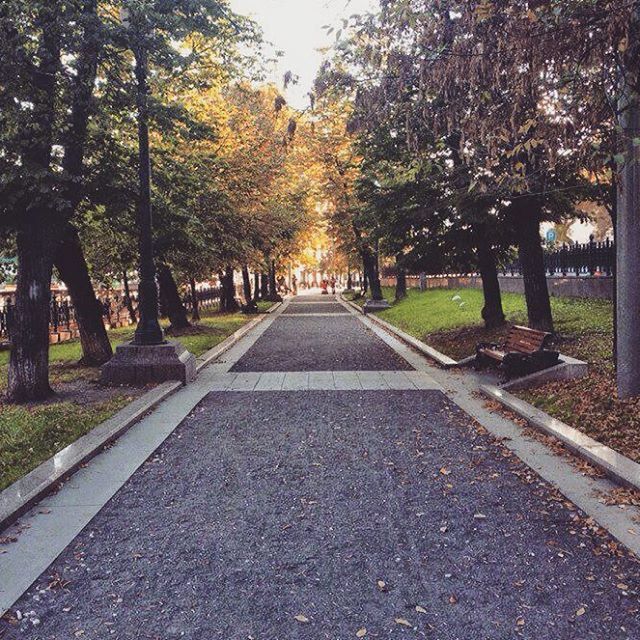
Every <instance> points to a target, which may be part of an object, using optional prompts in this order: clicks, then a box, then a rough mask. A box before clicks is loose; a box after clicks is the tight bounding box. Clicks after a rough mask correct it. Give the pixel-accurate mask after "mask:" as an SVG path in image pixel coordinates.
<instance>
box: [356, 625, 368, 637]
mask: <svg viewBox="0 0 640 640" xmlns="http://www.w3.org/2000/svg"><path fill="white" fill-rule="evenodd" d="M366 635H367V630H366V628H365V627H362V629H358V631H357V632H356V638H364V637H365V636H366Z"/></svg>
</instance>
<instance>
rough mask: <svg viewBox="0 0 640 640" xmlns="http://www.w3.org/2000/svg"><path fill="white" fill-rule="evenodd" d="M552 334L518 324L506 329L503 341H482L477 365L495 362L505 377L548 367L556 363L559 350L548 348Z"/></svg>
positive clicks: (478, 349)
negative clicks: (505, 338)
mask: <svg viewBox="0 0 640 640" xmlns="http://www.w3.org/2000/svg"><path fill="white" fill-rule="evenodd" d="M551 336H552V334H550V333H547V332H546V331H538V330H536V329H529V328H528V327H519V326H517V325H515V326H513V327H511V329H509V334H508V336H507V341H506V342H505V343H504V344H503V345H498V344H493V343H486V342H483V343H481V344H479V345H478V347H477V349H476V366H477V367H478V368H482V367H483V366H487V365H489V364H495V363H498V364H499V365H500V367H501V368H502V370H503V371H504V372H505V374H506V376H507V377H508V378H511V377H514V376H521V375H526V374H528V373H533V372H534V371H541V370H542V369H548V368H549V367H553V366H554V365H556V364H557V363H558V358H559V355H560V354H559V353H558V352H557V351H551V350H549V349H547V345H548V344H549V341H550V340H551Z"/></svg>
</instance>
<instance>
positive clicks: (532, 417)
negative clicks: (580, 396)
mask: <svg viewBox="0 0 640 640" xmlns="http://www.w3.org/2000/svg"><path fill="white" fill-rule="evenodd" d="M480 392H481V393H482V394H483V395H484V396H485V397H487V398H489V399H490V400H495V401H496V402H498V403H500V404H501V405H502V406H503V407H504V408H505V409H507V410H509V411H512V412H513V413H515V414H516V415H518V416H520V417H521V418H524V419H525V420H526V421H527V423H528V424H529V425H530V426H532V427H535V428H536V429H538V430H540V431H543V432H544V433H546V434H548V435H550V436H553V437H555V438H557V439H558V440H560V442H562V444H563V445H564V446H566V447H567V448H568V449H570V450H571V451H572V452H574V453H576V454H578V455H579V456H580V457H581V458H584V459H585V460H587V461H588V462H590V463H591V464H593V465H595V466H596V467H598V468H599V469H601V470H602V471H604V472H605V473H606V475H607V476H608V477H610V478H611V479H613V480H615V481H616V482H618V483H620V484H622V485H623V486H625V487H627V488H631V489H635V490H639V491H640V464H638V463H637V462H634V461H633V460H631V459H630V458H627V457H626V456H624V455H622V454H621V453H618V452H617V451H614V450H613V449H611V448H609V447H607V446H605V445H603V444H601V443H600V442H598V441H597V440H594V439H593V438H590V437H589V436H587V435H585V434H584V433H582V432H581V431H578V430H577V429H575V428H574V427H571V426H569V425H568V424H565V423H564V422H561V421H560V420H557V419H556V418H553V417H552V416H550V415H549V414H547V413H545V412H544V411H541V410H540V409H538V408H536V407H534V406H533V405H531V404H529V403H528V402H525V401H524V400H521V399H520V398H517V397H516V396H514V395H512V394H511V393H509V392H508V391H506V390H505V389H502V388H500V387H497V386H495V385H482V386H481V387H480Z"/></svg>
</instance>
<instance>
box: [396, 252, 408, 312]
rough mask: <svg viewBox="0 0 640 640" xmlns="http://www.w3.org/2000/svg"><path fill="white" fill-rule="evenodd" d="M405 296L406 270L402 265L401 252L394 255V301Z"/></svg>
mask: <svg viewBox="0 0 640 640" xmlns="http://www.w3.org/2000/svg"><path fill="white" fill-rule="evenodd" d="M406 297H407V272H406V271H405V269H404V267H403V266H402V254H400V255H398V256H396V302H398V300H403V299H404V298H406Z"/></svg>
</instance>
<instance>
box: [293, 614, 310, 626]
mask: <svg viewBox="0 0 640 640" xmlns="http://www.w3.org/2000/svg"><path fill="white" fill-rule="evenodd" d="M296 620H297V621H298V622H301V623H302V624H307V623H308V622H309V618H307V616H303V615H302V614H301V613H299V614H298V615H297V616H296Z"/></svg>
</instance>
